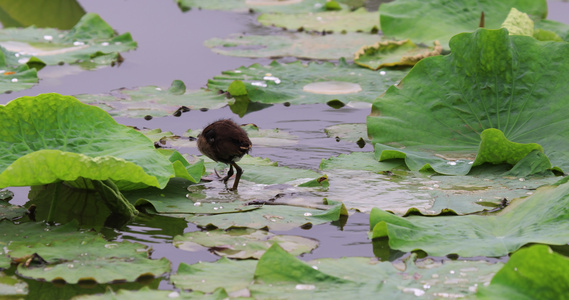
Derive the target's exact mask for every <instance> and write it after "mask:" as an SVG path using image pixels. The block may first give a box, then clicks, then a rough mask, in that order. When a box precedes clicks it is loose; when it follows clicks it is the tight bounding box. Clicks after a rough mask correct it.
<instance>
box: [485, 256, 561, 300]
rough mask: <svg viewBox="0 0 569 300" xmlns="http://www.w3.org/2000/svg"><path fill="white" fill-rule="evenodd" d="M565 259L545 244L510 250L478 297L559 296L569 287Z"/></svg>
mask: <svg viewBox="0 0 569 300" xmlns="http://www.w3.org/2000/svg"><path fill="white" fill-rule="evenodd" d="M567 268H569V259H567V257H566V256H563V255H560V254H557V253H555V252H553V251H551V249H549V247H547V246H545V245H534V246H530V247H529V248H524V249H521V250H519V251H516V252H515V253H514V254H512V257H510V259H509V260H508V262H507V263H506V265H505V266H504V267H502V269H500V270H499V271H498V273H496V275H495V276H494V278H492V281H491V282H490V285H489V286H487V287H481V288H480V289H479V290H478V293H477V294H476V296H477V298H478V299H511V298H512V297H513V298H516V299H563V298H565V297H567V291H568V290H569V274H567V272H566V270H567Z"/></svg>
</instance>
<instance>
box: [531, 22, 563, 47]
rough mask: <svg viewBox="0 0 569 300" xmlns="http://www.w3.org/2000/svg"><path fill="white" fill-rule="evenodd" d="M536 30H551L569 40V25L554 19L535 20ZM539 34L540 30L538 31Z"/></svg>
mask: <svg viewBox="0 0 569 300" xmlns="http://www.w3.org/2000/svg"><path fill="white" fill-rule="evenodd" d="M534 29H535V30H538V31H539V30H542V31H550V32H553V33H555V34H556V35H558V36H559V37H560V38H561V39H562V40H563V41H566V42H569V25H568V24H565V23H560V22H556V21H552V20H541V21H537V22H534ZM537 34H539V32H537Z"/></svg>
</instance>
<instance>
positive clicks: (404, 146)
mask: <svg viewBox="0 0 569 300" xmlns="http://www.w3.org/2000/svg"><path fill="white" fill-rule="evenodd" d="M451 48H452V53H451V54H450V55H448V56H438V57H431V58H426V59H424V60H421V61H420V62H419V63H418V64H417V65H416V66H415V67H414V68H413V69H412V70H411V72H409V75H408V76H406V77H405V78H404V79H403V80H402V81H401V83H400V84H399V85H398V86H393V87H391V88H389V89H388V91H387V92H386V93H385V95H384V96H382V97H380V98H378V101H376V102H374V104H373V107H372V113H371V115H370V116H368V118H367V126H368V134H369V136H370V137H371V138H372V141H373V142H374V143H376V144H375V150H376V158H378V159H380V160H385V159H392V158H404V159H405V163H406V164H407V166H408V167H409V168H410V169H411V170H421V169H423V170H424V169H429V168H432V169H434V170H435V171H437V172H439V173H442V174H449V175H464V174H467V173H468V172H469V171H470V169H471V168H472V166H473V165H478V164H482V163H484V162H488V163H501V162H507V163H509V164H515V163H517V162H518V161H520V160H521V159H523V158H524V156H526V155H528V154H529V153H530V152H531V151H532V150H537V151H541V148H543V152H544V153H545V155H546V156H547V158H549V160H550V161H551V164H552V165H553V166H554V167H555V168H560V169H562V170H565V169H567V167H569V163H568V162H569V152H567V151H566V150H565V149H569V131H568V130H566V128H569V127H568V126H566V125H564V124H567V123H568V122H569V119H568V118H567V117H566V115H565V114H564V113H563V109H564V107H565V106H566V105H567V101H568V100H569V98H567V91H566V87H565V85H564V84H562V83H561V81H559V78H562V77H563V76H566V75H562V74H567V76H569V73H568V71H567V70H569V67H568V65H567V63H566V60H565V59H564V57H565V56H566V55H569V45H567V44H566V43H557V42H538V41H536V40H535V39H533V38H531V37H526V36H515V35H511V36H510V35H508V31H507V30H506V29H499V30H486V29H480V30H478V31H476V32H475V33H464V34H459V35H457V36H455V37H454V38H453V39H452V40H451ZM551 61H556V62H558V63H555V64H551ZM545 66H547V67H545ZM425 124H428V126H425ZM493 143H496V144H493ZM475 157H476V160H474V158H475ZM536 171H537V172H543V171H544V170H536Z"/></svg>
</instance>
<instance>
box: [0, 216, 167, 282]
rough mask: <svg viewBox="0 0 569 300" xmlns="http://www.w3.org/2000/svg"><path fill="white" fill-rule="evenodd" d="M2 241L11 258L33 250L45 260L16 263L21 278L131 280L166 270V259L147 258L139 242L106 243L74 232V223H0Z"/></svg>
mask: <svg viewBox="0 0 569 300" xmlns="http://www.w3.org/2000/svg"><path fill="white" fill-rule="evenodd" d="M0 227H2V230H1V232H2V234H1V235H2V242H0V245H2V247H5V248H6V249H8V250H9V252H8V254H7V255H8V256H9V257H10V258H12V260H23V259H26V258H27V257H29V256H31V255H32V254H34V253H36V254H37V255H38V256H39V257H41V259H43V260H45V262H40V261H37V260H35V259H33V258H31V259H30V261H31V262H30V264H29V265H28V266H26V265H25V264H24V263H21V264H20V265H19V266H18V270H17V272H18V274H20V275H21V276H24V277H31V278H36V279H43V280H47V281H52V280H55V279H60V280H64V281H66V282H68V283H76V282H78V281H80V280H92V281H95V282H98V283H105V282H111V281H118V280H124V281H134V280H135V279H137V278H138V277H140V276H141V275H150V276H160V275H162V274H164V273H166V272H169V270H170V262H169V261H168V260H167V259H164V258H163V259H161V260H151V259H148V257H149V252H148V251H149V249H148V248H147V246H144V245H141V244H134V243H129V242H109V241H106V240H105V239H103V238H102V237H101V236H99V235H96V234H94V233H90V232H78V231H77V230H76V229H75V225H74V224H70V225H68V226H58V227H45V225H43V224H40V223H24V224H20V225H14V224H11V223H8V222H0Z"/></svg>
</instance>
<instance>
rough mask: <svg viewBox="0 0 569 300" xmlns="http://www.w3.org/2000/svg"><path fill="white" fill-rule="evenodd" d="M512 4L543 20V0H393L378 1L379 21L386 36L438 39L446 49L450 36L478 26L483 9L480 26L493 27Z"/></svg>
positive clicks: (544, 4) (499, 25)
mask: <svg viewBox="0 0 569 300" xmlns="http://www.w3.org/2000/svg"><path fill="white" fill-rule="evenodd" d="M512 7H515V8H517V9H518V10H520V11H521V12H524V13H527V14H529V15H530V16H531V17H532V18H533V19H534V20H541V19H545V16H546V15H547V3H546V1H545V0H537V1H528V0H505V1H488V0H477V1H470V0H459V1H455V2H453V3H452V4H449V3H448V2H447V1H445V0H435V1H429V2H428V3H425V2H424V1H421V0H397V1H393V2H391V3H382V4H381V6H380V7H379V15H380V17H379V20H380V21H379V22H380V24H381V30H382V31H383V34H384V35H385V36H387V37H390V38H397V39H410V40H412V41H414V42H423V43H427V44H430V43H432V42H434V41H436V40H438V41H439V42H440V43H441V45H442V46H443V48H448V43H449V40H450V39H451V37H452V36H454V35H456V34H458V33H461V32H472V31H475V30H476V29H477V28H478V27H479V26H480V15H481V14H482V13H483V12H484V28H489V29H497V28H500V27H501V26H502V23H503V22H504V20H505V19H506V17H507V16H508V13H509V12H510V9H511V8H512ZM453 51H454V50H453Z"/></svg>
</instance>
